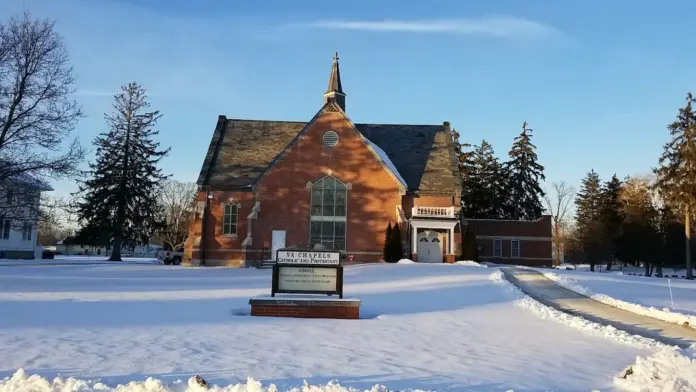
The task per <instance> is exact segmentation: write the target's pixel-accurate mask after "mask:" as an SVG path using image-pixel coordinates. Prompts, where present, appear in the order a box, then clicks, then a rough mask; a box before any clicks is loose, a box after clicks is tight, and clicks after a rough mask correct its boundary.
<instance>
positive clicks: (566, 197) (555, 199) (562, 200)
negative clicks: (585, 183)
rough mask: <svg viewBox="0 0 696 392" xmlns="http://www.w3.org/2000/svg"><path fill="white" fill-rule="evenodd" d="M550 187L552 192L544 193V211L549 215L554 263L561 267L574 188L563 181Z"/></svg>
mask: <svg viewBox="0 0 696 392" xmlns="http://www.w3.org/2000/svg"><path fill="white" fill-rule="evenodd" d="M551 187H552V188H553V192H545V193H546V195H545V196H544V200H546V209H547V210H548V211H549V213H550V214H551V224H552V230H553V244H554V246H555V247H556V260H555V263H556V265H557V266H558V265H561V251H562V250H563V244H564V242H565V235H566V232H567V229H568V224H569V221H570V216H569V210H570V204H571V203H572V202H573V197H574V196H575V188H573V187H572V186H571V185H568V184H567V183H566V182H565V181H561V182H554V183H553V184H552V185H551ZM552 193H553V194H552Z"/></svg>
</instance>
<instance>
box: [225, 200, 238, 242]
mask: <svg viewBox="0 0 696 392" xmlns="http://www.w3.org/2000/svg"><path fill="white" fill-rule="evenodd" d="M238 215H239V206H237V205H236V204H225V207H224V210H223V213H222V235H237V216H238Z"/></svg>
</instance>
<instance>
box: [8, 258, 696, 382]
mask: <svg viewBox="0 0 696 392" xmlns="http://www.w3.org/2000/svg"><path fill="white" fill-rule="evenodd" d="M497 272H498V271H497V270H496V269H495V268H480V267H471V266H465V265H421V264H391V265H357V266H351V267H347V268H346V270H345V282H346V284H345V289H344V290H345V293H346V295H347V296H349V297H357V298H360V299H361V300H362V307H361V316H362V317H363V319H361V320H308V319H281V318H260V317H250V316H248V315H247V314H248V309H249V306H248V299H249V298H250V297H253V296H256V295H260V294H267V293H268V292H269V291H270V281H271V277H270V271H269V270H256V269H234V268H215V269H206V268H180V267H168V266H162V265H138V264H119V265H114V264H94V265H71V266H43V267H40V268H38V267H22V266H14V267H11V268H10V267H0V314H1V315H2V317H0V378H3V377H10V376H12V375H13V374H15V372H16V371H17V370H18V369H20V368H21V369H24V371H25V372H26V373H27V374H38V375H40V376H43V377H45V378H47V380H52V379H53V378H54V377H56V376H61V377H63V378H65V377H76V378H78V379H81V380H95V379H99V380H100V381H101V382H102V383H104V384H106V385H108V386H112V387H113V386H116V385H117V384H125V383H128V382H131V381H145V380H146V378H147V377H154V378H156V379H158V380H161V382H162V383H164V384H168V385H172V388H173V389H171V390H184V389H185V386H186V381H187V380H188V379H189V378H190V377H191V376H193V375H196V374H199V375H201V376H202V377H204V378H205V379H206V380H207V381H208V382H211V383H214V384H218V385H230V384H238V383H241V384H242V385H241V386H239V387H240V389H238V390H260V389H255V388H257V387H259V384H256V383H255V381H250V382H251V384H249V385H252V387H250V388H247V389H245V388H246V387H247V386H248V385H247V377H253V378H254V379H255V380H258V381H260V382H261V383H263V385H264V386H266V387H268V386H269V385H270V384H275V385H276V386H277V387H278V389H279V390H287V389H288V388H292V387H302V385H303V380H307V382H308V383H309V384H312V385H326V384H327V383H329V382H330V381H331V380H338V382H339V383H340V384H341V385H343V386H347V387H355V388H360V389H369V388H371V387H373V386H374V385H376V384H383V385H386V386H387V387H388V388H390V389H417V388H420V389H424V390H446V389H451V390H473V391H488V390H507V389H514V390H524V391H533V390H556V391H564V390H569V391H579V390H591V389H595V388H596V389H602V390H607V389H613V388H615V385H617V384H615V381H614V377H615V376H616V375H617V374H619V373H621V372H622V371H623V370H624V368H626V366H628V365H631V364H635V363H636V357H637V356H643V357H647V358H654V356H655V355H658V354H659V353H661V352H662V351H657V348H658V347H657V346H651V344H648V343H645V342H644V341H641V340H640V339H626V340H624V341H623V342H622V343H621V342H618V341H617V340H615V339H614V337H613V336H612V334H611V333H596V331H595V332H591V331H590V333H586V332H584V331H583V328H579V329H578V328H577V327H576V329H574V328H571V327H569V326H568V325H566V324H567V323H566V324H564V322H563V321H562V320H561V321H560V322H559V320H558V319H557V318H555V316H553V314H552V313H544V311H543V310H542V311H541V312H539V311H530V308H529V306H525V305H524V304H523V300H521V298H520V293H519V292H515V291H514V290H511V289H510V288H509V286H507V285H505V284H504V283H503V282H501V281H500V280H498V281H496V280H494V279H492V278H494V277H495V276H496V275H492V274H496V273H497ZM660 355H663V354H660ZM678 358H684V357H683V356H678ZM658 362H659V361H658ZM659 363H662V362H659ZM689 366H690V365H689ZM685 369H692V368H690V367H686V368H685ZM664 371H669V370H664ZM13 380H15V381H14V382H15V383H14V384H12V382H13V381H11V380H8V381H5V382H4V383H3V382H2V381H0V392H4V391H5V390H13V391H18V390H22V389H21V388H26V386H27V385H29V384H27V383H28V382H29V381H27V380H29V379H28V378H27V377H26V375H23V374H22V373H21V372H20V373H18V374H17V375H16V377H15V378H14V379H13ZM22 380H24V381H22ZM32 380H33V381H32V382H35V383H38V384H35V385H39V384H41V385H43V386H44V387H46V388H43V389H41V388H42V387H39V388H38V389H35V390H37V391H42V390H49V389H50V388H49V387H50V381H47V380H45V379H40V378H35V379H32ZM176 380H183V383H182V384H176V385H175V384H172V383H173V382H175V381H176ZM73 381H74V380H73ZM58 382H59V383H60V382H64V383H67V382H68V381H67V380H65V379H63V380H62V381H61V380H58ZM42 383H43V384H42ZM152 383H154V384H153V385H155V384H157V382H155V381H152ZM77 384H79V385H82V386H84V388H82V389H81V390H89V389H88V386H91V387H92V388H94V389H99V388H101V386H100V385H99V384H94V383H93V382H92V383H86V384H80V383H79V382H77ZM77 384H75V385H77ZM18 385H20V388H19V389H16V388H15V387H17V386H18ZM22 385H23V386H24V387H22ZM32 385H34V384H32ZM95 385H97V387H94V386H95ZM134 385H135V384H134ZM138 385H140V386H142V385H145V384H143V383H140V384H138ZM157 385H159V384H157ZM177 385H178V386H177ZM692 385H693V384H692ZM242 387H243V388H242ZM12 388H15V389H12ZM134 388H135V389H131V390H152V391H154V390H157V389H156V388H154V389H147V388H144V387H143V388H141V389H137V388H140V387H138V386H136V387H134ZM332 388H333V389H332ZM59 389H60V388H55V390H59ZM77 389H79V388H78V387H71V388H66V389H64V390H77ZM324 389H325V390H335V391H340V390H342V389H340V388H337V387H329V388H324ZM160 390H161V389H160ZM669 390H678V389H665V391H669ZM684 390H693V389H684Z"/></svg>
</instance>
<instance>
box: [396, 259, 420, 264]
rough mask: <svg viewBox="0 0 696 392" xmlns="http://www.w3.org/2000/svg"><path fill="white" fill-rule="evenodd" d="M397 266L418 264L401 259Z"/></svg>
mask: <svg viewBox="0 0 696 392" xmlns="http://www.w3.org/2000/svg"><path fill="white" fill-rule="evenodd" d="M397 264H416V262H415V261H413V260H409V259H401V260H399V261H397Z"/></svg>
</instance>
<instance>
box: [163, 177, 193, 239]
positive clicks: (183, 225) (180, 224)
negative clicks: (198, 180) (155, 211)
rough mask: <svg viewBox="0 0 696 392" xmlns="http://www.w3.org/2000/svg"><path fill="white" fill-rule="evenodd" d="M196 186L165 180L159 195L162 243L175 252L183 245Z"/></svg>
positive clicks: (190, 217)
mask: <svg viewBox="0 0 696 392" xmlns="http://www.w3.org/2000/svg"><path fill="white" fill-rule="evenodd" d="M195 197H196V184H193V183H185V182H179V181H176V180H167V181H165V182H164V184H163V186H162V189H161V191H160V194H159V208H160V213H161V214H162V220H163V228H162V230H161V231H160V233H159V238H160V239H161V240H162V242H163V243H164V244H165V245H167V246H168V247H170V248H171V249H172V250H176V249H177V248H179V247H182V246H183V245H184V242H186V238H187V237H188V231H189V226H190V224H191V220H192V218H193V215H192V214H193V212H194V208H195V206H196V200H195Z"/></svg>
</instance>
